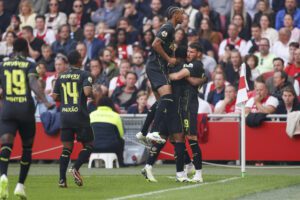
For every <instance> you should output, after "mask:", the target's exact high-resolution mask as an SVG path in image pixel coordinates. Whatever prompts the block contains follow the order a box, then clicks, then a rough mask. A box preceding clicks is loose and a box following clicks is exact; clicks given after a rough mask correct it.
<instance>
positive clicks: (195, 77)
mask: <svg viewBox="0 0 300 200" xmlns="http://www.w3.org/2000/svg"><path fill="white" fill-rule="evenodd" d="M200 52H201V46H199V45H198V44H196V43H193V44H190V46H189V48H188V51H186V47H184V46H183V47H182V46H180V47H179V48H178V49H177V50H176V58H177V59H178V61H179V63H178V64H177V65H176V66H175V67H173V68H170V78H171V80H172V90H173V95H174V97H175V105H176V110H178V112H179V114H180V116H181V117H180V118H181V122H179V124H183V126H184V133H185V135H186V137H187V138H188V140H189V142H190V145H191V148H192V151H193V163H194V166H195V168H196V174H195V175H194V177H193V178H192V179H191V181H192V182H202V181H203V179H202V171H201V169H202V154H201V150H200V148H199V146H198V143H197V110H198V99H197V87H198V86H199V85H201V84H202V83H203V82H204V81H205V78H204V77H203V75H204V70H203V67H202V63H201V61H199V60H198V59H197V58H198V56H199V53H200ZM186 58H187V61H188V63H189V64H186V63H185V59H186ZM153 112H155V108H154V110H153ZM147 118H148V117H147ZM148 120H149V121H151V119H150V118H149V119H148ZM143 128H144V129H145V130H147V129H148V128H149V126H148V127H147V126H144V127H143ZM171 140H172V139H171ZM172 143H173V142H172ZM163 146H164V145H162V144H157V143H156V144H153V145H152V146H151V149H150V155H149V158H148V159H147V164H146V166H145V167H144V169H143V170H142V173H143V175H144V176H145V177H146V179H147V180H148V181H150V182H157V181H156V179H155V178H154V176H153V174H152V165H153V164H154V162H155V161H156V158H157V156H158V154H159V152H160V150H161V149H162V148H163ZM184 163H185V164H186V170H185V172H184V173H185V174H184V176H186V174H187V173H188V172H191V170H192V169H191V167H190V166H191V165H192V164H191V160H190V158H189V155H188V153H187V152H185V155H184ZM192 166H193V165H192ZM177 180H178V179H177ZM181 180H182V179H181ZM185 180H186V179H185Z"/></svg>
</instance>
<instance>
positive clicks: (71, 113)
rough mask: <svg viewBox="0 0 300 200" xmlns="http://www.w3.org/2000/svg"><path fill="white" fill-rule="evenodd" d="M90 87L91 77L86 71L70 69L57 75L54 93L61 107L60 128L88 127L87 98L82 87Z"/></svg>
mask: <svg viewBox="0 0 300 200" xmlns="http://www.w3.org/2000/svg"><path fill="white" fill-rule="evenodd" d="M91 86H92V77H91V76H90V74H89V73H88V72H87V71H82V70H80V69H78V68H73V67H72V68H70V69H69V70H68V71H66V72H64V73H62V74H61V75H59V77H58V79H57V80H56V82H55V86H54V93H55V94H57V95H59V98H60V101H61V105H60V109H61V127H62V128H81V127H88V126H90V118H89V113H88V110H87V97H86V96H85V94H84V91H83V88H84V87H91Z"/></svg>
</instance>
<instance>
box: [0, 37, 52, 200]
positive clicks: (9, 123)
mask: <svg viewBox="0 0 300 200" xmlns="http://www.w3.org/2000/svg"><path fill="white" fill-rule="evenodd" d="M13 49H14V56H13V57H12V58H10V59H8V60H6V61H4V62H3V63H2V64H1V65H0V83H1V88H2V91H3V94H2V95H3V105H2V108H0V136H1V144H2V145H1V153H0V173H1V177H0V199H7V198H8V179H7V169H8V163H9V158H10V154H11V151H12V148H13V144H14V138H15V136H16V132H17V131H19V134H20V137H21V140H22V149H23V153H22V157H21V161H20V175H19V181H18V184H17V186H16V188H15V191H14V194H15V195H16V196H18V197H19V198H21V199H26V193H25V188H24V182H25V180H26V177H27V174H28V171H29V168H30V164H31V156H32V146H33V141H34V136H35V116H34V113H35V105H34V101H33V98H32V96H31V90H33V92H34V93H35V94H36V96H37V98H38V99H39V100H40V101H41V102H42V103H44V104H45V106H46V107H47V108H51V107H53V106H54V105H52V104H50V103H49V102H48V101H47V100H46V97H45V95H44V91H43V90H42V88H41V87H40V84H39V82H38V74H37V71H36V65H35V64H34V63H33V62H31V61H30V58H27V56H28V55H29V49H28V44H27V41H26V40H24V39H16V40H15V41H14V44H13Z"/></svg>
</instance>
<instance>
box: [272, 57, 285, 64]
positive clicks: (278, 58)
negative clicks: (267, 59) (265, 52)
mask: <svg viewBox="0 0 300 200" xmlns="http://www.w3.org/2000/svg"><path fill="white" fill-rule="evenodd" d="M275 61H280V62H281V64H282V65H284V60H283V59H282V58H280V57H276V58H274V59H273V62H275Z"/></svg>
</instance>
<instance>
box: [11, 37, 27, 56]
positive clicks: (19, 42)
mask: <svg viewBox="0 0 300 200" xmlns="http://www.w3.org/2000/svg"><path fill="white" fill-rule="evenodd" d="M13 49H14V52H16V53H21V52H23V53H28V51H29V50H28V44H27V41H26V40H25V39H23V38H17V39H16V40H15V41H14V43H13Z"/></svg>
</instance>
